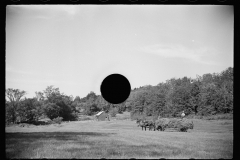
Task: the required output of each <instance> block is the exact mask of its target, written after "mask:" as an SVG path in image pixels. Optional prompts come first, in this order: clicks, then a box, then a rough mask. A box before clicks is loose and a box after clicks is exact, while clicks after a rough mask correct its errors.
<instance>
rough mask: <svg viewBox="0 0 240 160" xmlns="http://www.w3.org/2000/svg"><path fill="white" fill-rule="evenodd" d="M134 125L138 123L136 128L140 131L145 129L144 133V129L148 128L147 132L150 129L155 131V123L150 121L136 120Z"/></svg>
mask: <svg viewBox="0 0 240 160" xmlns="http://www.w3.org/2000/svg"><path fill="white" fill-rule="evenodd" d="M136 123H138V127H139V126H140V127H142V130H143V128H145V131H146V128H149V131H150V130H152V129H154V131H155V123H154V122H152V121H146V120H141V119H138V120H137V122H136Z"/></svg>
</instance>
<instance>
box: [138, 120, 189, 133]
mask: <svg viewBox="0 0 240 160" xmlns="http://www.w3.org/2000/svg"><path fill="white" fill-rule="evenodd" d="M136 123H137V124H138V127H139V126H140V127H142V130H143V129H145V131H146V128H149V131H151V130H154V131H155V130H158V131H164V130H165V129H166V128H175V129H177V130H178V131H180V132H187V130H188V129H193V126H194V125H193V122H192V121H190V120H187V119H176V118H174V119H168V118H162V119H158V120H156V121H153V120H142V119H137V121H136Z"/></svg>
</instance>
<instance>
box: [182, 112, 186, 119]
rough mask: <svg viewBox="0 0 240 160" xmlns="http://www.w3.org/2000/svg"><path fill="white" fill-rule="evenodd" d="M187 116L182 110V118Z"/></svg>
mask: <svg viewBox="0 0 240 160" xmlns="http://www.w3.org/2000/svg"><path fill="white" fill-rule="evenodd" d="M184 117H185V113H184V111H182V114H181V118H182V119H183V118H184Z"/></svg>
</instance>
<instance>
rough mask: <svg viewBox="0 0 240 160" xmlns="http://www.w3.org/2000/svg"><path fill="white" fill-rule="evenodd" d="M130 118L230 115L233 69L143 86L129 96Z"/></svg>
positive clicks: (231, 108) (231, 109)
mask: <svg viewBox="0 0 240 160" xmlns="http://www.w3.org/2000/svg"><path fill="white" fill-rule="evenodd" d="M126 107H127V108H128V110H129V111H131V116H132V118H133V117H139V116H159V115H160V116H163V117H168V116H172V117H176V116H179V114H180V112H181V111H185V113H186V114H196V115H202V116H205V115H214V114H218V113H232V112H233V68H231V67H229V68H227V69H226V70H224V71H223V72H221V73H219V74H216V73H213V74H210V73H208V74H204V75H203V76H197V78H196V79H191V78H187V77H183V78H179V79H175V78H172V79H170V80H167V81H166V83H159V84H158V85H157V86H150V85H149V86H144V87H140V88H138V89H135V90H134V91H132V92H131V94H130V97H129V98H128V99H127V101H126Z"/></svg>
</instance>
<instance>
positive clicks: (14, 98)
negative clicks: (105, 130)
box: [5, 67, 233, 123]
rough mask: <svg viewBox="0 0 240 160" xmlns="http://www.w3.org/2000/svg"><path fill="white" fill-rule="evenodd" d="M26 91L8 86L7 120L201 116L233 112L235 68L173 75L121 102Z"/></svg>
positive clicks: (54, 91) (56, 91)
mask: <svg viewBox="0 0 240 160" xmlns="http://www.w3.org/2000/svg"><path fill="white" fill-rule="evenodd" d="M26 94H27V93H26V91H21V90H19V89H12V88H8V89H6V97H7V99H6V101H5V106H6V110H5V111H6V113H5V114H6V123H11V122H12V123H16V122H19V121H27V122H30V121H37V120H38V119H39V118H40V117H42V116H47V117H48V118H50V119H54V118H57V117H62V119H63V121H73V120H77V119H78V116H79V114H82V115H94V114H96V113H97V112H99V111H106V112H108V113H109V114H110V115H111V116H112V117H114V116H116V114H117V113H122V112H124V111H129V112H130V113H131V118H132V119H135V118H139V117H146V116H155V117H158V116H162V117H176V116H179V113H180V112H181V111H185V113H186V114H187V115H189V114H195V115H202V116H206V115H214V114H218V113H232V112H233V68H231V67H229V68H227V69H226V70H224V71H222V72H221V73H213V74H210V73H208V74H204V75H202V76H197V78H196V79H191V78H187V77H183V78H178V79H176V78H172V79H170V80H167V81H166V82H165V83H159V84H158V85H156V86H151V85H146V86H142V87H139V88H134V89H133V90H131V93H130V96H129V97H128V99H127V100H126V101H125V102H123V103H121V104H110V103H108V102H107V101H105V100H104V98H103V97H102V96H101V95H96V94H95V93H94V92H90V93H89V94H87V96H86V97H83V98H80V97H79V96H76V97H75V98H74V97H73V96H71V95H70V96H68V95H65V94H64V93H60V90H59V88H56V87H54V86H48V87H47V88H46V89H45V90H43V91H42V92H40V91H39V92H35V97H33V98H23V96H24V95H26Z"/></svg>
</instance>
